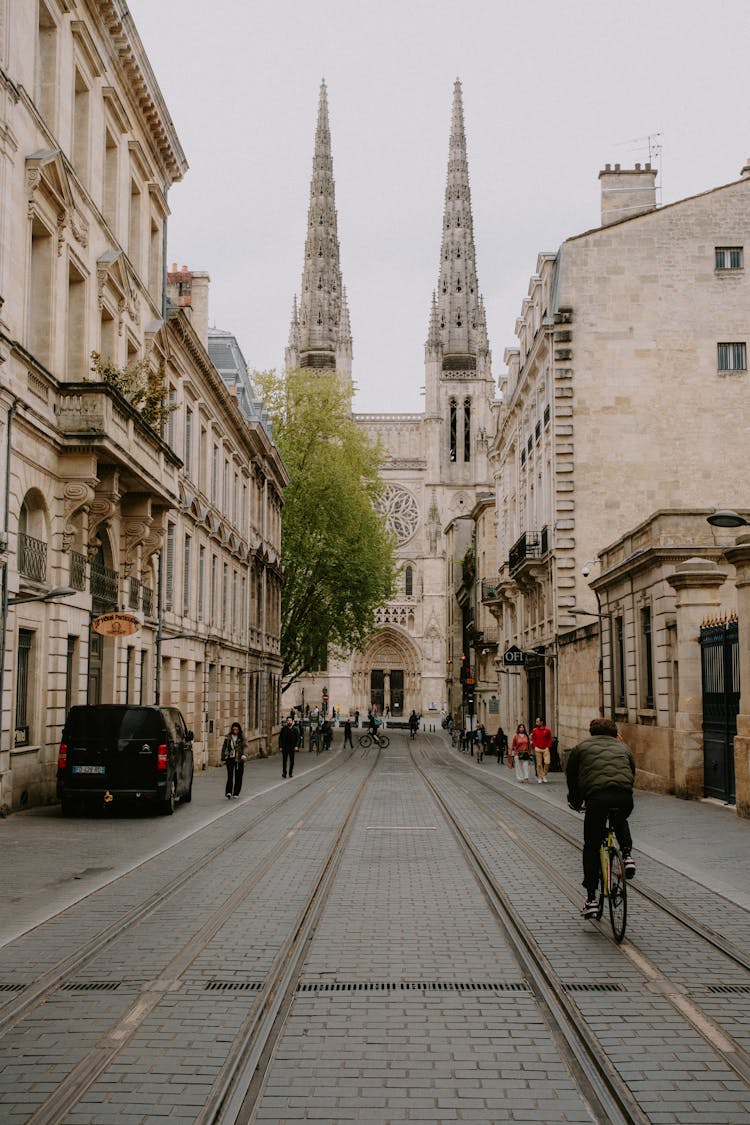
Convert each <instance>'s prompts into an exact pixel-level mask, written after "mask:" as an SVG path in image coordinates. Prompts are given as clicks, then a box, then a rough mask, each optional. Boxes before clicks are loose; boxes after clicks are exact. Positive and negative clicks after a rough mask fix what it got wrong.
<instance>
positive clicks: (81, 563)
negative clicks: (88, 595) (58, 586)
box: [70, 551, 86, 590]
mask: <svg viewBox="0 0 750 1125" xmlns="http://www.w3.org/2000/svg"><path fill="white" fill-rule="evenodd" d="M70 584H71V586H72V587H73V589H74V590H85V589H86V556H85V555H82V554H81V552H80V551H71V552H70Z"/></svg>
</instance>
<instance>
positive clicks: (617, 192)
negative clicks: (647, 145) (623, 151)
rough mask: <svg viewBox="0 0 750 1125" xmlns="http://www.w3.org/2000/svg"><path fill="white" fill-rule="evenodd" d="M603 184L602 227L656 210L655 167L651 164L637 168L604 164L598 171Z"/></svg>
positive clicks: (637, 165) (637, 166)
mask: <svg viewBox="0 0 750 1125" xmlns="http://www.w3.org/2000/svg"><path fill="white" fill-rule="evenodd" d="M599 179H600V181H601V185H602V226H603V227H608V226H610V224H611V223H618V222H620V220H621V219H633V218H635V216H636V215H645V214H646V212H647V211H654V210H656V169H655V168H652V167H651V165H650V164H644V165H643V167H641V165H640V164H636V166H635V168H633V169H630V168H627V169H624V170H623V169H622V168H621V167H620V165H619V164H615V166H614V168H613V167H612V165H611V164H605V165H604V169H603V170H602V171H601V172H600V173H599Z"/></svg>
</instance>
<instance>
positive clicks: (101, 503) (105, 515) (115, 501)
mask: <svg viewBox="0 0 750 1125" xmlns="http://www.w3.org/2000/svg"><path fill="white" fill-rule="evenodd" d="M108 484H109V487H105V488H101V487H100V488H98V489H97V491H96V495H95V497H94V499H93V500H92V502H91V505H90V506H89V541H88V556H89V558H90V559H91V558H93V557H94V555H95V554H96V552H97V551H98V549H99V547H100V546H101V538H100V537H99V535H97V529H98V528H100V527H102V525H103V524H106V523H108V522H109V521H110V520H111V519H112V518H113V517H114V515H115V513H116V512H117V509H118V505H119V503H120V497H121V495H122V493H121V492H120V484H119V474H118V473H113V474H112V477H111V478H110V481H109V482H108Z"/></svg>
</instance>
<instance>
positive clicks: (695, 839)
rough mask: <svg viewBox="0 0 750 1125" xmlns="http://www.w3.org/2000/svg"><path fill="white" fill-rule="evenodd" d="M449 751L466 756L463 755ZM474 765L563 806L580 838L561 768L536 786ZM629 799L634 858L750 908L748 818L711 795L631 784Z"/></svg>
mask: <svg viewBox="0 0 750 1125" xmlns="http://www.w3.org/2000/svg"><path fill="white" fill-rule="evenodd" d="M455 753H456V754H458V755H459V756H460V757H461V758H462V759H464V761H466V755H465V754H460V752H459V751H455ZM468 760H469V761H473V759H472V758H469V759H468ZM477 769H480V770H481V769H486V770H489V771H491V772H492V776H493V778H494V777H496V776H497V775H498V774H499V775H500V780H501V781H502V783H503V784H506V785H507V786H508V787H509V788H511V789H513V790H514V795H516V796H518V795H519V794H522V793H523V794H527V795H528V799H530V800H540V801H544V802H546V803H548V804H552V805H556V806H557V807H559V808H562V809H565V811H566V813H568V814H569V815H570V817H571V820H572V821H576V822H577V823H578V825H579V831H580V833H581V839H583V817H582V816H581V815H580V813H576V812H574V811H573V810H572V809H570V808H568V802H567V786H566V784H565V774H564V773H551V774H550V775H549V784H548V785H538V784H537V783H536V778H535V777H534V775H533V774H532V776H531V778H530V781H529V783H528V784H527V785H519V784H518V783H517V782H516V780H515V773H514V771H513V770H509V769H508V767H507V765H505V764H503V765H502V766H499V765H498V764H497V761H496V759H495V758H494V757H487V758H485V760H484V762H483V763H482V764H481V765H480V764H478V765H477ZM634 801H635V809H634V811H633V814H632V815H631V817H630V826H631V829H632V832H633V840H634V847H633V855H634V857H635V859H636V860H637V858H638V853H639V852H641V853H642V854H644V855H648V856H650V857H651V859H655V860H658V861H659V862H661V863H665V864H667V865H668V866H670V867H673V868H674V869H675V870H676V871H680V872H681V873H682V874H684V875H687V876H689V877H690V878H692V879H694V880H695V881H696V882H697V883H702V884H703V885H704V886H706V887H709V888H710V889H711V890H713V891H716V892H717V893H718V894H721V895H724V897H725V898H728V899H730V900H731V901H732V902H736V903H737V904H738V905H739V906H743V907H744V908H745V909H746V910H750V820H745V819H742V818H741V817H738V816H737V812H736V810H735V809H734V807H733V806H727V805H723V804H721V803H720V802H719V801H714V800H702V801H684V800H681V799H680V798H679V797H670V796H665V795H663V794H660V793H647V792H645V791H643V790H640V789H636V791H635V793H634Z"/></svg>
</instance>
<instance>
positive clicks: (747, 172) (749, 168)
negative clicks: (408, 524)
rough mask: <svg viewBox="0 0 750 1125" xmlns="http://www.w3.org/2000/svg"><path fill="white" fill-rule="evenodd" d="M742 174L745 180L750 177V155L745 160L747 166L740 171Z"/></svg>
mask: <svg viewBox="0 0 750 1125" xmlns="http://www.w3.org/2000/svg"><path fill="white" fill-rule="evenodd" d="M740 175H741V176H742V178H743V180H747V179H750V156H748V158H747V160H746V161H745V167H744V168H743V169H742V171H741V172H740Z"/></svg>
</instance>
